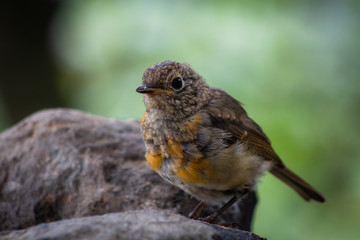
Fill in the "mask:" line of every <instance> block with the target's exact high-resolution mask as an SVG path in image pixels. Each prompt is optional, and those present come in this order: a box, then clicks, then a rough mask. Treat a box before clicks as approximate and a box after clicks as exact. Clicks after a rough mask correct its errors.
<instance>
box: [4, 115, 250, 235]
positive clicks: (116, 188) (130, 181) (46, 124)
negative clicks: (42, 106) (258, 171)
mask: <svg viewBox="0 0 360 240" xmlns="http://www.w3.org/2000/svg"><path fill="white" fill-rule="evenodd" d="M144 153H145V146H144V144H143V140H142V137H141V129H140V125H139V123H138V122H135V121H121V122H120V121H117V120H115V119H106V118H103V117H99V116H93V115H90V114H86V113H83V112H79V111H75V110H65V109H56V110H46V111H41V112H38V113H35V114H34V115H32V116H30V117H28V118H26V119H24V120H23V121H22V122H20V123H18V124H17V125H15V126H14V127H12V128H10V129H8V130H7V131H5V132H3V133H2V134H0V231H4V230H14V229H24V228H27V227H30V226H33V225H37V224H40V223H48V222H53V221H57V220H63V219H72V218H80V217H86V216H93V215H101V214H106V213H111V212H125V211H131V210H138V209H153V210H159V209H168V210H171V211H172V212H174V213H175V212H179V213H182V214H187V213H189V212H190V211H191V210H192V208H194V207H195V205H196V204H197V202H198V201H197V200H196V199H194V198H191V197H190V196H189V195H187V194H185V193H184V192H183V191H181V190H180V189H178V188H176V187H174V186H172V185H170V184H168V183H166V182H165V181H164V180H162V179H161V178H160V177H159V176H158V175H157V174H156V173H155V172H154V171H152V170H151V169H150V168H149V167H148V165H147V163H146V161H145V159H144ZM255 204H256V197H255V194H254V193H252V194H250V195H249V196H248V197H247V198H246V199H244V200H243V201H241V202H239V203H238V204H235V205H234V206H233V207H232V208H231V209H229V210H227V211H226V212H225V213H224V214H222V215H221V216H220V217H219V219H218V221H219V222H230V223H232V222H237V223H240V225H241V226H242V227H243V228H244V229H245V230H249V229H250V224H251V218H252V214H253V210H254V207H255ZM216 208H218V206H206V207H205V209H204V210H203V216H206V215H208V214H209V213H211V212H212V211H213V210H214V209H216ZM111 216H112V215H111ZM114 216H115V215H114ZM86 219H87V218H86ZM108 221H111V220H108ZM40 226H41V225H40ZM40 226H37V227H40Z"/></svg>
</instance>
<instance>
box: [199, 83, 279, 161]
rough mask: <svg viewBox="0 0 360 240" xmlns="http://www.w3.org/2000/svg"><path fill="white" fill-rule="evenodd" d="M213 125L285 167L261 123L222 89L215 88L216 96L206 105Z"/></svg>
mask: <svg viewBox="0 0 360 240" xmlns="http://www.w3.org/2000/svg"><path fill="white" fill-rule="evenodd" d="M205 111H206V112H207V113H208V114H209V115H210V120H211V123H212V126H214V127H216V128H220V129H223V130H226V131H228V132H230V133H231V134H232V135H233V136H234V137H235V138H236V140H240V141H241V142H242V143H244V145H245V146H247V148H248V150H249V151H251V152H253V153H254V154H257V155H259V156H261V157H263V158H264V159H265V160H268V161H272V162H273V164H274V165H277V166H278V167H284V165H283V163H282V161H281V160H280V158H279V156H278V155H277V154H276V153H275V151H274V149H273V148H272V146H271V142H270V140H269V139H268V137H267V136H266V135H265V133H264V132H263V130H262V129H261V127H260V126H259V125H257V124H256V123H255V122H254V121H253V120H252V119H251V118H249V117H248V115H247V113H246V111H245V110H244V108H243V107H242V105H241V103H240V102H239V101H237V100H236V99H234V98H233V97H231V96H230V95H229V94H227V93H226V92H224V91H222V90H220V89H214V98H213V99H212V100H211V101H210V102H209V104H208V105H207V106H206V107H205Z"/></svg>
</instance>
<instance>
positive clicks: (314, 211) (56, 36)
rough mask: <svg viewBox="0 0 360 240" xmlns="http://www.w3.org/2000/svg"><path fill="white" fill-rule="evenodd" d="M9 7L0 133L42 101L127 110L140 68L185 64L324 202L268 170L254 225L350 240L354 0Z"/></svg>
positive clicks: (270, 232)
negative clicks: (237, 105)
mask: <svg viewBox="0 0 360 240" xmlns="http://www.w3.org/2000/svg"><path fill="white" fill-rule="evenodd" d="M10 5H11V4H10ZM10 5H8V7H9V8H3V9H2V10H1V12H0V13H2V14H1V18H2V19H0V20H1V21H0V22H1V23H0V24H1V26H2V27H5V28H2V29H4V30H3V33H4V34H2V37H1V40H0V42H1V49H0V50H1V53H2V54H1V57H0V58H1V62H0V63H1V75H0V77H1V79H0V80H1V81H0V130H4V129H6V128H7V127H9V126H11V125H13V124H15V123H16V122H17V121H19V120H21V119H22V118H24V117H25V116H26V115H28V114H30V113H32V112H34V111H37V110H40V109H43V108H49V107H70V108H75V109H80V110H83V111H88V112H91V113H93V114H98V115H102V116H105V117H114V118H117V119H128V118H132V119H136V120H139V119H140V118H141V116H142V114H143V111H144V105H143V103H142V96H140V95H139V94H137V93H136V92H135V88H136V87H137V86H139V85H140V84H141V77H142V73H143V71H144V70H145V69H146V68H147V67H149V66H151V65H153V64H155V63H157V62H159V61H164V60H176V61H179V62H186V63H189V64H191V65H192V66H193V67H194V69H195V70H197V71H198V72H199V73H201V74H202V75H203V76H204V78H205V79H206V80H207V82H208V83H209V84H210V85H211V86H214V87H219V88H222V89H224V90H225V91H227V92H228V93H230V94H231V95H232V96H234V97H235V98H237V99H239V100H240V101H242V102H243V103H245V107H246V110H247V111H248V113H249V115H250V116H251V117H252V118H253V119H255V120H256V121H257V122H258V123H259V124H260V125H261V126H262V127H263V129H264V131H265V132H266V133H267V134H268V136H269V137H270V139H272V142H273V146H274V148H275V149H276V150H277V152H278V154H279V155H280V156H281V157H282V158H283V160H284V161H285V163H286V164H287V165H288V166H289V167H290V168H291V169H293V170H294V171H295V172H297V173H299V175H300V176H302V177H304V178H305V179H306V180H308V181H309V182H310V183H311V184H312V185H314V186H315V187H316V188H318V189H319V190H320V191H321V192H323V193H324V195H325V197H326V198H327V202H326V203H325V204H318V203H314V202H312V203H307V202H304V201H303V200H302V199H301V198H299V197H298V196H297V195H296V194H295V193H294V192H293V191H291V190H290V189H289V188H288V187H287V186H285V185H284V184H282V183H281V182H279V181H278V180H276V179H275V178H274V177H272V176H269V175H267V176H266V177H264V178H263V179H262V181H261V183H260V184H259V187H258V188H259V198H260V201H259V205H258V209H257V213H256V217H255V219H254V229H253V231H254V232H255V233H257V234H259V235H260V236H263V237H267V238H269V239H278V240H280V239H359V234H360V231H359V228H358V227H357V226H356V225H358V224H359V221H360V207H359V204H360V191H359V188H360V161H359V160H360V139H359V134H360V127H359V123H360V79H359V76H360V66H359V65H360V64H359V63H360V50H359V47H360V42H359V39H360V32H359V29H360V24H359V23H360V21H359V20H360V15H359V10H360V4H359V2H358V1H350V0H347V1H346V0H342V1H341V0H339V1H316V2H315V1H165V0H164V1H105V0H103V1H94V0H86V1H85V0H84V1H47V2H45V1H43V3H42V4H41V5H40V4H38V5H37V6H34V5H32V4H28V5H27V6H24V5H23V4H20V5H17V6H15V5H12V6H10ZM9 9H11V10H13V11H14V12H12V11H9Z"/></svg>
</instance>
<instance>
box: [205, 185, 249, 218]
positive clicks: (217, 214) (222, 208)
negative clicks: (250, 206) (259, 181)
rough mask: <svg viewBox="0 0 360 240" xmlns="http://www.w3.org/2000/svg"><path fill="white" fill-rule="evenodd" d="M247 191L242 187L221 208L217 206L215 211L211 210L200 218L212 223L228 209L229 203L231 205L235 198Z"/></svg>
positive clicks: (237, 198)
mask: <svg viewBox="0 0 360 240" xmlns="http://www.w3.org/2000/svg"><path fill="white" fill-rule="evenodd" d="M248 192H249V190H248V189H244V190H243V191H242V192H241V194H235V196H234V197H232V198H231V199H230V200H229V201H228V202H227V203H225V204H224V205H223V206H222V207H221V208H219V209H218V210H217V211H215V212H213V213H212V214H210V215H209V216H207V217H205V218H202V219H201V220H203V221H205V222H208V223H214V221H215V219H216V218H217V217H218V216H219V215H220V214H222V213H223V212H225V210H226V209H228V208H229V207H230V206H231V205H233V204H234V203H235V202H236V201H237V200H239V199H240V198H242V197H243V196H245V195H246V194H247V193H248Z"/></svg>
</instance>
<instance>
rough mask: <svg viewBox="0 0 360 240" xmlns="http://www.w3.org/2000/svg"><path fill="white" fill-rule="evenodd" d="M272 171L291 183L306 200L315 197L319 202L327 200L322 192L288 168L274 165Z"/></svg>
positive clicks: (287, 182) (288, 183)
mask: <svg viewBox="0 0 360 240" xmlns="http://www.w3.org/2000/svg"><path fill="white" fill-rule="evenodd" d="M270 172H271V173H272V174H274V175H275V176H276V177H277V178H279V179H280V180H282V181H283V182H285V183H286V184H287V185H289V186H290V187H291V188H292V189H294V190H295V191H296V192H297V193H298V194H300V196H302V197H303V198H304V199H305V200H306V201H310V200H311V199H313V200H315V201H318V202H325V198H324V197H323V196H322V194H321V193H320V192H318V191H317V190H316V189H315V188H313V187H312V186H310V184H308V183H307V182H305V181H304V180H302V179H301V178H300V177H299V176H297V175H296V174H295V173H293V172H292V171H291V170H289V169H288V168H286V167H278V166H273V167H272V169H271V170H270Z"/></svg>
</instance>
